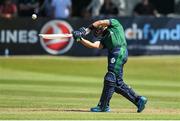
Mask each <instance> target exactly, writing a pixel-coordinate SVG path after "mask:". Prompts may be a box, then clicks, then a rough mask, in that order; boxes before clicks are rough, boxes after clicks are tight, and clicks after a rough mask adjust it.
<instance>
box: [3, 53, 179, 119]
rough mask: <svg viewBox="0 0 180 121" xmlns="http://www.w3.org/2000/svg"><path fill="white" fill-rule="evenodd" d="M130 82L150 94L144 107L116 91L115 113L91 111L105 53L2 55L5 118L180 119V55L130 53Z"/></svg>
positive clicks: (103, 69)
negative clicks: (139, 108) (138, 107)
mask: <svg viewBox="0 0 180 121" xmlns="http://www.w3.org/2000/svg"><path fill="white" fill-rule="evenodd" d="M124 71H125V75H124V78H125V82H126V83H128V84H129V85H130V86H131V87H133V88H134V90H136V92H138V93H139V94H142V95H145V96H147V97H148V99H149V101H148V104H147V108H146V109H145V110H144V112H142V113H140V114H138V113H136V107H135V106H134V105H132V104H131V103H130V102H128V101H127V100H125V99H124V98H123V97H122V96H119V95H117V94H114V95H113V98H112V101H111V110H112V112H110V113H92V112H89V108H90V107H92V106H95V105H96V104H97V102H98V100H99V96H100V93H101V90H102V84H103V76H104V74H105V73H106V58H70V57H11V58H3V57H1V58H0V119H1V120H3V119H42V120H43V119H52V120H54V119H103V120H106V119H107V120H109V119H127V120H129V119H136V120H139V119H158V120H160V119H180V56H162V57H158V56H155V57H153V56H151V57H130V58H129V61H128V63H127V64H126V66H125V70H124Z"/></svg>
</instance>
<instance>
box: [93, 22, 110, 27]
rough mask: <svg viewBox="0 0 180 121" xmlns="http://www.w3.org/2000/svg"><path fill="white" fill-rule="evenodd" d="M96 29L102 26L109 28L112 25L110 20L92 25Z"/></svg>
mask: <svg viewBox="0 0 180 121" xmlns="http://www.w3.org/2000/svg"><path fill="white" fill-rule="evenodd" d="M92 25H93V26H94V27H95V28H97V27H99V26H102V27H108V26H109V25H110V21H109V20H99V21H96V22H94V23H93V24H92Z"/></svg>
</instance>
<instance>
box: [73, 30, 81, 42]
mask: <svg viewBox="0 0 180 121" xmlns="http://www.w3.org/2000/svg"><path fill="white" fill-rule="evenodd" d="M72 34H73V38H74V39H75V40H76V41H77V42H79V41H80V40H81V37H82V33H81V32H80V31H73V32H72Z"/></svg>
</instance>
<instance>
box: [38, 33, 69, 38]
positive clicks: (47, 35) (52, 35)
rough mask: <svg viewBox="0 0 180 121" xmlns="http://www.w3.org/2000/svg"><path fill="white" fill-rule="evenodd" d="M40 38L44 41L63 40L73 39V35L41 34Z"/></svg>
mask: <svg viewBox="0 0 180 121" xmlns="http://www.w3.org/2000/svg"><path fill="white" fill-rule="evenodd" d="M39 36H40V37H42V38H44V39H62V38H71V37H72V34H39Z"/></svg>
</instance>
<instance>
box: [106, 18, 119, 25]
mask: <svg viewBox="0 0 180 121" xmlns="http://www.w3.org/2000/svg"><path fill="white" fill-rule="evenodd" d="M109 21H110V25H111V26H121V24H120V22H119V20H117V19H114V18H112V19H109Z"/></svg>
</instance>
